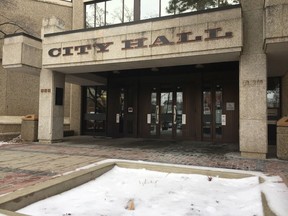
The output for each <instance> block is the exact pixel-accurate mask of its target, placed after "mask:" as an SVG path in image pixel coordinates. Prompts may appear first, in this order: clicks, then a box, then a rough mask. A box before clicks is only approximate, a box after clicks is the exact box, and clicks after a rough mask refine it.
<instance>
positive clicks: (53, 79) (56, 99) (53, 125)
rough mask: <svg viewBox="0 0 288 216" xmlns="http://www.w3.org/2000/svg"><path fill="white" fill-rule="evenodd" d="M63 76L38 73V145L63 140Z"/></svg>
mask: <svg viewBox="0 0 288 216" xmlns="http://www.w3.org/2000/svg"><path fill="white" fill-rule="evenodd" d="M64 91H65V75H64V74H61V73H57V72H55V71H51V70H47V69H42V71H41V73H40V96H39V125H38V139H39V142H40V143H53V142H59V141H61V140H62V139H63V124H64Z"/></svg>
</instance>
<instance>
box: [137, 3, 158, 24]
mask: <svg viewBox="0 0 288 216" xmlns="http://www.w3.org/2000/svg"><path fill="white" fill-rule="evenodd" d="M159 1H160V0H145V1H143V0H142V1H141V8H140V10H141V18H140V19H141V20H144V19H150V18H155V17H159V16H160V14H159Z"/></svg>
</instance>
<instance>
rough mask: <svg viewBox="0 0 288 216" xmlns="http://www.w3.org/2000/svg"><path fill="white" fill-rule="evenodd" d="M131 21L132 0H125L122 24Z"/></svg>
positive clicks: (132, 12) (132, 15)
mask: <svg viewBox="0 0 288 216" xmlns="http://www.w3.org/2000/svg"><path fill="white" fill-rule="evenodd" d="M133 20H134V0H125V6H124V22H132V21H133Z"/></svg>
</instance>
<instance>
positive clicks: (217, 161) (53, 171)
mask: <svg viewBox="0 0 288 216" xmlns="http://www.w3.org/2000/svg"><path fill="white" fill-rule="evenodd" d="M104 159H129V160H143V161H153V162H162V163H173V164H185V165H194V166H206V167H219V168H229V169H240V170H251V171H261V172H264V173H267V174H270V175H279V176H281V177H282V179H283V181H284V182H285V183H286V185H288V161H283V160H278V159H276V158H270V159H266V160H258V159H245V158H241V157H240V153H239V150H238V145H233V144H210V143H200V142H199V143H197V142H191V141H172V140H171V141H169V140H166V141H164V140H147V139H134V138H123V139H109V138H101V137H100V138H93V137H88V136H81V137H67V138H65V140H64V142H63V143H57V144H49V145H47V144H46V145H45V144H39V143H30V144H29V143H16V144H9V145H3V146H0V195H1V194H5V193H9V192H11V191H14V190H17V189H19V188H23V187H26V186H28V185H32V184H35V183H37V182H41V181H45V180H47V179H50V178H52V177H53V176H55V175H58V174H62V173H65V172H68V171H73V170H75V169H76V168H79V167H82V166H85V165H88V164H91V163H95V162H98V161H100V160H104Z"/></svg>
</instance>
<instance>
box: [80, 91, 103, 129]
mask: <svg viewBox="0 0 288 216" xmlns="http://www.w3.org/2000/svg"><path fill="white" fill-rule="evenodd" d="M84 89H85V96H86V97H85V100H86V101H85V102H84V104H85V108H84V130H86V132H88V131H90V132H105V123H106V107H107V104H106V103H107V91H106V88H105V87H97V86H93V87H85V88H84Z"/></svg>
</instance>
